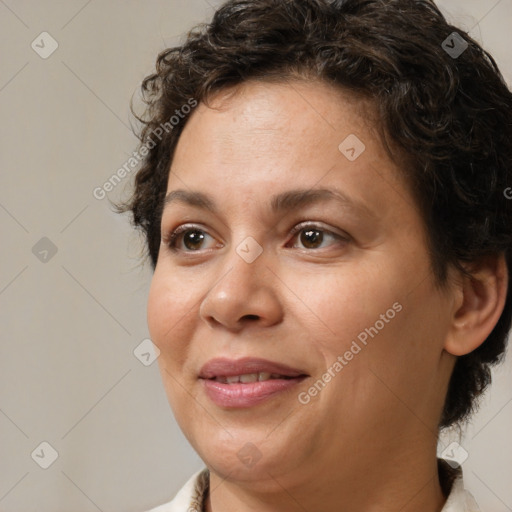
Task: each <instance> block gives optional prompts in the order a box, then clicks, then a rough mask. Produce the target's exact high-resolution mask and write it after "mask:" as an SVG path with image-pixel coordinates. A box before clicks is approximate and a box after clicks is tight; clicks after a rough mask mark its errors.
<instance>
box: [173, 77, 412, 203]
mask: <svg viewBox="0 0 512 512" xmlns="http://www.w3.org/2000/svg"><path fill="white" fill-rule="evenodd" d="M368 112H369V108H368V106H367V105H365V104H363V103H362V102H361V100H359V99H355V98H354V97H353V96H351V95H350V94H348V93H345V92H343V91H341V90H340V89H338V88H334V87H333V86H330V85H328V84H325V83H323V82H319V81H318V82H311V81H309V82H306V81H290V82H284V83H273V82H270V83H269V82H259V81H252V82H245V83H244V84H242V85H241V86H239V87H236V88H230V89H226V90H224V91H221V92H219V93H218V94H217V95H215V96H213V97H212V98H211V100H210V103H209V105H208V106H207V105H205V104H204V103H200V104H199V106H198V107H197V109H196V110H195V111H194V113H193V114H192V115H191V117H190V119H189V120H188V122H187V124H186V126H185V127H184V130H183V132H182V134H181V137H180V140H179V141H178V144H177V147H176V151H175V154H174V159H173V162H172V165H171V169H170V170H171V172H170V174H169V181H168V187H167V190H168V192H171V191H173V190H176V189H187V188H193V189H194V190H200V191H203V192H205V193H206V192H208V193H209V194H210V195H213V196H216V197H217V198H221V199H222V198H224V199H226V200H227V194H230V195H231V196H234V197H231V200H238V201H242V202H244V201H245V202H248V201H251V200H258V201H262V200H265V201H266V200H267V198H269V197H270V193H271V192H272V194H274V193H278V192H285V191H286V190H290V189H291V188H296V189H298V188H302V189H312V188H318V187H322V188H333V187H334V188H337V189H338V190H340V191H342V192H343V193H346V195H348V196H350V197H352V198H353V199H354V201H356V202H359V203H361V204H363V203H364V202H366V203H368V202H369V203H371V204H372V205H373V206H377V207H378V206H379V205H380V206H382V207H385V206H386V205H385V204H384V202H385V201H383V199H384V198H385V196H386V195H387V196H388V197H389V190H387V189H390V188H391V189H395V191H396V190H398V189H400V193H401V194H402V195H403V194H404V193H406V191H405V190H402V189H403V188H404V184H403V183H402V182H401V178H400V173H399V171H398V169H397V167H396V165H395V164H394V163H393V162H392V161H391V160H390V158H389V155H388V154H387V153H386V151H385V149H384V148H383V146H382V143H381V141H380V138H379V136H378V133H377V129H376V126H375V124H374V123H373V122H372V120H371V119H372V117H371V116H370V115H369V114H368ZM409 200H410V201H412V199H411V198H409ZM388 206H389V205H388Z"/></svg>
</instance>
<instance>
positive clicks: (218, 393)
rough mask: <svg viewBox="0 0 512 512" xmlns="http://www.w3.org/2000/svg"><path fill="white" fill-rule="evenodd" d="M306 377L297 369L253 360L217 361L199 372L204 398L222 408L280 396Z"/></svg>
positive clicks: (249, 404)
mask: <svg viewBox="0 0 512 512" xmlns="http://www.w3.org/2000/svg"><path fill="white" fill-rule="evenodd" d="M307 377H309V375H308V374H307V373H305V372H304V371H302V370H300V369H298V368H292V367H290V366H287V365H284V364H281V363H277V362H274V361H268V360H265V359H255V358H244V359H238V360H233V359H226V358H216V359H212V360H210V361H208V362H207V363H206V364H205V365H204V366H203V367H202V368H201V371H200V372H199V379H200V380H202V382H203V386H204V389H205V392H206V395H207V396H208V397H209V398H210V400H212V402H214V403H215V404H216V405H217V406H219V407H223V408H247V407H253V406H255V405H257V404H259V403H261V402H263V401H266V400H269V399H270V398H272V397H276V396H278V395H282V394H283V393H284V392H286V391H289V390H291V389H292V388H293V387H295V386H296V385H297V384H299V383H300V382H302V381H303V380H304V379H306V378H307Z"/></svg>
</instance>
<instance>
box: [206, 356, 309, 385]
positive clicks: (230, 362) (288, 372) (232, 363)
mask: <svg viewBox="0 0 512 512" xmlns="http://www.w3.org/2000/svg"><path fill="white" fill-rule="evenodd" d="M254 375H256V376H257V378H256V379H255V378H254V377H250V380H246V381H247V382H256V381H260V380H268V379H269V378H288V379H291V378H296V377H303V376H307V374H306V373H305V372H303V371H302V370H300V369H298V368H292V367H290V366H287V365H284V364H281V363H276V362H274V361H268V360H266V359H256V358H251V357H246V358H243V359H236V360H235V359H227V358H216V359H211V360H210V361H208V362H207V363H206V364H205V365H204V366H203V367H202V368H201V370H200V372H199V378H200V379H223V378H224V379H227V378H228V377H241V376H254ZM244 380H245V379H241V382H244ZM232 382H237V381H234V380H232Z"/></svg>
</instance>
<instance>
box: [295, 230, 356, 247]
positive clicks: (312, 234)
mask: <svg viewBox="0 0 512 512" xmlns="http://www.w3.org/2000/svg"><path fill="white" fill-rule="evenodd" d="M292 235H293V239H295V238H297V239H298V242H299V243H300V244H301V245H302V248H304V249H312V250H314V249H319V248H320V249H321V248H322V247H321V245H322V243H323V242H325V241H326V240H329V239H332V240H337V241H338V243H340V242H348V239H347V238H346V237H343V236H341V235H338V234H337V233H333V232H332V231H329V230H327V229H324V228H323V227H321V226H318V225H315V224H310V225H304V224H299V225H298V226H296V227H295V228H294V229H293V230H292ZM293 239H292V240H293ZM330 245H332V244H330ZM293 247H297V246H296V245H293ZM298 248H301V247H300V246H299V247H298Z"/></svg>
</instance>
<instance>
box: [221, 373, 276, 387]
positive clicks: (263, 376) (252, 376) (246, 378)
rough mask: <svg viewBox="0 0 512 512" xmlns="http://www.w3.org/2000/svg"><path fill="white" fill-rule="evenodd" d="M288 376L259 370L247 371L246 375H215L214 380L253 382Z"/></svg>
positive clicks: (228, 382) (234, 382) (231, 382)
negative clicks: (256, 371) (254, 371)
mask: <svg viewBox="0 0 512 512" xmlns="http://www.w3.org/2000/svg"><path fill="white" fill-rule="evenodd" d="M284 378H286V377H284V376H282V375H279V374H278V373H268V372H259V373H247V374H244V375H233V376H232V377H215V379H214V380H216V381H217V382H222V383H224V384H238V383H240V382H241V383H242V384H248V383H251V382H263V381H265V380H270V379H284Z"/></svg>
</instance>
